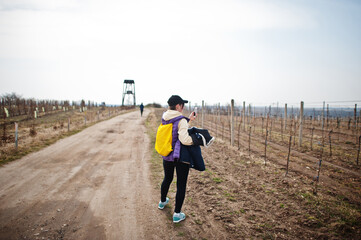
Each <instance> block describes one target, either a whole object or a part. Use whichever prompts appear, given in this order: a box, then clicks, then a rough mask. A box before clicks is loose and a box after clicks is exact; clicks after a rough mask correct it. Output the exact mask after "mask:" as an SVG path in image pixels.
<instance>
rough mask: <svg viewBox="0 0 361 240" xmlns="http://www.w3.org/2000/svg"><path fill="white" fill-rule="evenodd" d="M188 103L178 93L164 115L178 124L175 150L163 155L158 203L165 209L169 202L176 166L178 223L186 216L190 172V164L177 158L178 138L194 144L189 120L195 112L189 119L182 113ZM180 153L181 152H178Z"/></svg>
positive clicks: (174, 216)
mask: <svg viewBox="0 0 361 240" xmlns="http://www.w3.org/2000/svg"><path fill="white" fill-rule="evenodd" d="M185 103H188V101H187V100H183V99H182V98H181V97H180V96H178V95H173V96H171V97H170V98H169V100H168V105H169V108H168V110H167V111H166V112H164V114H163V116H162V121H163V120H164V121H165V122H172V123H173V122H174V124H176V125H175V126H176V130H173V133H172V135H173V139H174V141H173V144H172V145H173V151H172V152H171V153H170V154H169V155H168V156H166V157H163V169H164V179H163V182H162V185H161V198H160V202H159V204H158V208H159V209H163V208H164V207H165V205H167V204H168V202H169V198H168V197H167V194H168V190H169V187H170V184H171V183H172V181H173V176H174V168H175V169H176V172H177V193H176V197H175V209H174V214H173V222H174V223H178V222H180V221H183V220H184V219H185V218H186V216H185V214H184V213H182V212H181V208H182V205H183V202H184V198H185V194H186V186H187V179H188V173H189V167H190V164H189V163H186V162H182V161H180V159H179V158H176V157H175V155H176V152H178V153H179V151H180V149H179V148H180V146H179V145H178V149H177V143H176V142H178V140H179V141H180V143H181V144H183V145H187V146H190V145H192V144H193V141H192V138H191V136H190V135H189V134H188V121H192V120H194V119H195V118H196V116H195V114H194V113H193V112H192V113H191V114H190V116H189V119H187V118H186V117H184V116H183V115H182V112H183V109H184V104H185ZM178 155H179V154H178Z"/></svg>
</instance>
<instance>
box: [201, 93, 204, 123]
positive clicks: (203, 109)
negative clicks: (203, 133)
mask: <svg viewBox="0 0 361 240" xmlns="http://www.w3.org/2000/svg"><path fill="white" fill-rule="evenodd" d="M203 124H204V100H202V125H201V126H202V128H204V125H203Z"/></svg>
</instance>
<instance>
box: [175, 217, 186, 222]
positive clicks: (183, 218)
mask: <svg viewBox="0 0 361 240" xmlns="http://www.w3.org/2000/svg"><path fill="white" fill-rule="evenodd" d="M183 220H185V218H183V219H179V220H178V221H174V220H173V223H179V222H181V221H183Z"/></svg>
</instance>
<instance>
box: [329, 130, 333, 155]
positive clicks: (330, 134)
mask: <svg viewBox="0 0 361 240" xmlns="http://www.w3.org/2000/svg"><path fill="white" fill-rule="evenodd" d="M331 134H332V130H331V131H330V132H329V133H328V140H329V143H330V157H332V145H331Z"/></svg>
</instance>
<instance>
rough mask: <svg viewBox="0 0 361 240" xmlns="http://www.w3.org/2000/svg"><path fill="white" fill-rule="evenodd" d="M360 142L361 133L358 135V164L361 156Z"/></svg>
mask: <svg viewBox="0 0 361 240" xmlns="http://www.w3.org/2000/svg"><path fill="white" fill-rule="evenodd" d="M360 142H361V135H360V136H359V137H358V151H357V161H356V164H357V165H358V160H359V157H360Z"/></svg>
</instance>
